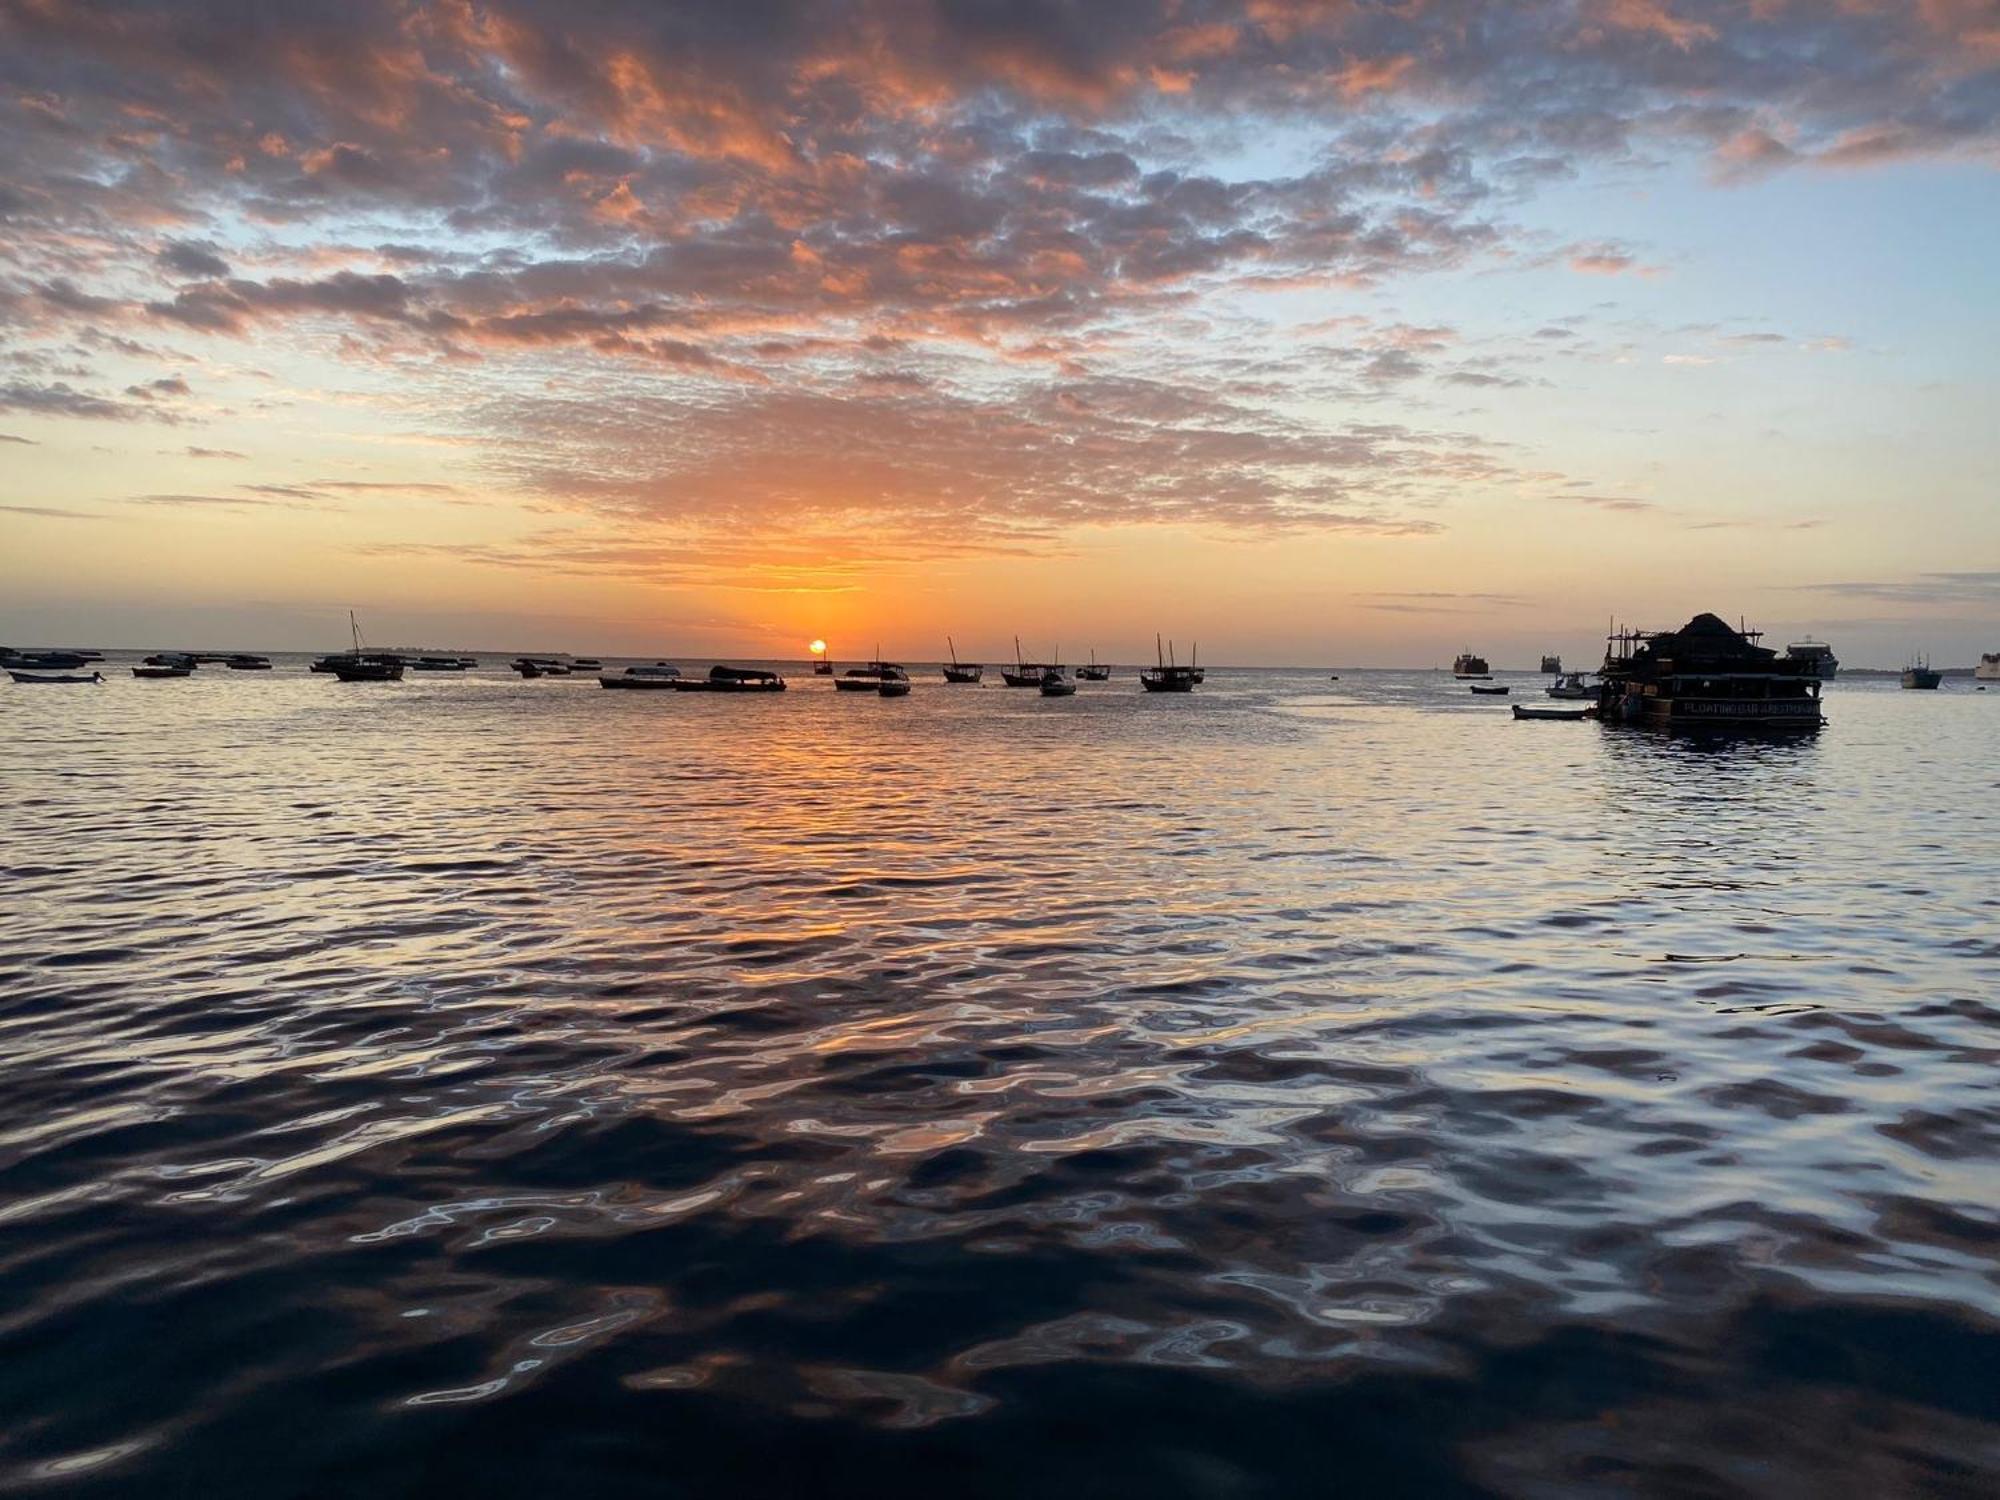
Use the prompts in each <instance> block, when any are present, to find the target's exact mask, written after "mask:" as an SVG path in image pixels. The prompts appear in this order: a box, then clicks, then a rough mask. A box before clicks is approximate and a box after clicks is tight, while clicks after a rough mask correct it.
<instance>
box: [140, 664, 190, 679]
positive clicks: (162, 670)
mask: <svg viewBox="0 0 2000 1500" xmlns="http://www.w3.org/2000/svg"><path fill="white" fill-rule="evenodd" d="M132 675H133V676H134V677H137V678H140V679H142V680H144V681H158V680H160V679H162V678H167V677H192V676H194V668H192V667H134V668H133V669H132Z"/></svg>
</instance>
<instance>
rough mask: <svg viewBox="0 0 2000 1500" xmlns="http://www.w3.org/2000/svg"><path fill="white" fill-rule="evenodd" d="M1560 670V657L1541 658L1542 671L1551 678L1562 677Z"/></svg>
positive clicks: (1561, 667)
mask: <svg viewBox="0 0 2000 1500" xmlns="http://www.w3.org/2000/svg"><path fill="white" fill-rule="evenodd" d="M1562 669H1563V659H1562V658H1561V657H1560V656H1544V657H1543V658H1542V670H1543V671H1544V672H1546V673H1548V674H1549V675H1550V676H1551V677H1560V676H1562Z"/></svg>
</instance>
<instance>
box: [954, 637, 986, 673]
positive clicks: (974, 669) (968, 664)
mask: <svg viewBox="0 0 2000 1500" xmlns="http://www.w3.org/2000/svg"><path fill="white" fill-rule="evenodd" d="M944 644H945V649H947V650H948V651H950V652H951V660H950V661H948V662H946V663H945V664H944V680H945V681H946V682H967V683H969V682H978V681H979V679H980V678H982V677H984V676H985V675H986V668H985V667H984V666H982V665H981V664H980V663H978V662H976V661H960V660H959V659H958V643H957V642H956V641H954V640H952V638H951V637H950V636H946V637H945V638H944Z"/></svg>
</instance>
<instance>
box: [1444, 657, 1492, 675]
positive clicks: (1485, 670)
mask: <svg viewBox="0 0 2000 1500" xmlns="http://www.w3.org/2000/svg"><path fill="white" fill-rule="evenodd" d="M1451 675H1452V676H1454V677H1491V676H1492V675H1493V669H1492V668H1491V667H1489V666H1487V665H1486V658H1485V657H1483V656H1475V655H1473V654H1472V653H1471V652H1470V651H1463V652H1460V653H1459V655H1458V658H1457V659H1456V660H1455V661H1453V662H1452V664H1451Z"/></svg>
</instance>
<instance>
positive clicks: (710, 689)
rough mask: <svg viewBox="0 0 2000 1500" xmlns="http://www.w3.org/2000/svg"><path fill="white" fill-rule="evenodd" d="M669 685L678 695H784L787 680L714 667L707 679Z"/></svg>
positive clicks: (758, 672)
mask: <svg viewBox="0 0 2000 1500" xmlns="http://www.w3.org/2000/svg"><path fill="white" fill-rule="evenodd" d="M607 685H608V684H607ZM668 685H669V686H670V687H672V688H673V690H674V691H675V692H677V693H782V692H783V691H784V690H785V679H784V678H782V677H780V676H779V675H778V674H777V673H776V672H768V671H766V670H765V669H764V668H762V667H726V666H713V667H710V668H709V669H708V675H707V676H706V677H677V678H676V679H675V680H674V681H673V682H672V683H670V684H668Z"/></svg>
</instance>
